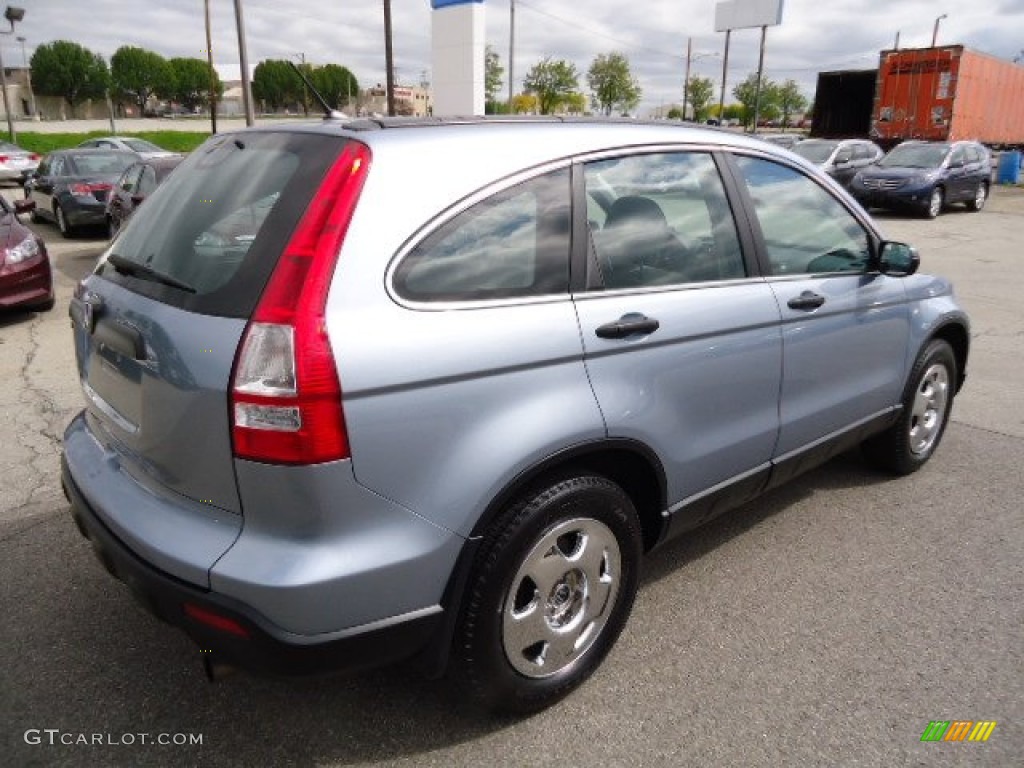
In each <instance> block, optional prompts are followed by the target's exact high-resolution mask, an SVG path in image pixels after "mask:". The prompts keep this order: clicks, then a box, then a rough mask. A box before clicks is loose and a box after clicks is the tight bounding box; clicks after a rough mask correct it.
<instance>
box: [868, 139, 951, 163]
mask: <svg viewBox="0 0 1024 768" xmlns="http://www.w3.org/2000/svg"><path fill="white" fill-rule="evenodd" d="M948 152H949V145H948V144H901V145H900V146H898V147H895V148H893V149H892V150H890V151H889V154H887V155H886V156H885V157H883V158H882V159H881V160H880V161H879V163H878V164H879V165H880V166H882V167H883V168H938V167H939V166H940V165H942V161H943V160H945V159H946V154H947V153H948Z"/></svg>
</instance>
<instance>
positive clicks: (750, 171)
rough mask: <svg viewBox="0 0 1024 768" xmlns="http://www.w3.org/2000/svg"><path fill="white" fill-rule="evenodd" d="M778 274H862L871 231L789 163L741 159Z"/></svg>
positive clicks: (739, 162) (740, 167) (768, 250)
mask: <svg viewBox="0 0 1024 768" xmlns="http://www.w3.org/2000/svg"><path fill="white" fill-rule="evenodd" d="M736 164H737V165H738V166H739V169H740V174H741V175H742V177H743V179H744V180H745V181H746V184H747V189H748V191H749V192H750V196H751V198H752V199H753V202H754V211H755V212H756V214H757V220H758V223H759V224H760V225H761V233H762V235H763V236H764V244H765V250H766V251H767V255H768V262H769V266H770V269H771V274H773V275H792V274H820V273H828V272H863V271H864V270H865V269H866V268H867V264H868V261H869V258H870V255H871V246H870V240H869V238H868V233H867V231H866V230H865V229H864V227H863V226H861V224H860V222H858V221H857V219H856V218H854V216H853V214H851V213H850V212H849V211H848V210H847V209H846V208H845V207H844V206H843V205H842V204H841V203H840V202H839V201H838V200H836V199H835V198H834V197H833V196H832V195H831V193H829V192H827V191H826V190H825V189H823V188H822V187H820V186H818V184H816V183H815V182H814V181H812V180H811V179H809V178H808V177H806V176H804V175H803V174H801V173H798V172H797V171H795V170H793V169H792V168H789V167H787V166H784V165H779V164H778V163H773V162H770V161H768V160H761V159H759V158H754V157H737V158H736Z"/></svg>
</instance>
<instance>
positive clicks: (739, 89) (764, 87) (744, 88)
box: [732, 72, 777, 128]
mask: <svg viewBox="0 0 1024 768" xmlns="http://www.w3.org/2000/svg"><path fill="white" fill-rule="evenodd" d="M776 88H777V86H776V85H775V83H774V82H772V81H771V80H769V79H768V78H767V77H763V78H761V114H762V115H764V116H766V117H767V116H769V115H770V113H771V109H772V106H773V102H772V97H773V91H774V90H775V89H776ZM732 95H733V96H735V97H736V100H737V101H738V102H739V103H740V104H741V105H742V106H743V113H742V117H741V120H742V121H743V127H744V128H746V127H747V126H749V125H750V123H751V121H752V120H753V119H754V104H755V102H756V101H757V73H756V72H751V73H750V74H749V75H747V79H746V80H744V81H743V82H742V83H739V84H738V85H737V86H736V87H735V88H733V89H732Z"/></svg>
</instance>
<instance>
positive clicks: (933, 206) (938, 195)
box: [924, 187, 945, 219]
mask: <svg viewBox="0 0 1024 768" xmlns="http://www.w3.org/2000/svg"><path fill="white" fill-rule="evenodd" d="M944 202H945V195H944V194H943V192H942V187H936V188H935V189H933V190H932V194H931V196H930V197H929V198H928V207H927V208H925V211H924V215H925V216H926V217H927V218H929V219H934V218H935V217H936V216H938V215H939V214H940V213H942V205H943V203H944Z"/></svg>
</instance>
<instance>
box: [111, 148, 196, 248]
mask: <svg viewBox="0 0 1024 768" xmlns="http://www.w3.org/2000/svg"><path fill="white" fill-rule="evenodd" d="M184 159H185V158H184V157H183V156H182V155H171V156H170V157H154V158H151V159H148V160H140V161H139V162H137V163H133V164H132V165H130V166H128V170H126V171H125V172H124V173H122V174H121V178H119V179H118V180H117V181H116V182H115V183H114V186H113V187H112V188H111V190H110V194H109V195H108V196H107V234H108V235H109V236H110V237H114V236H115V235H116V234H117V233H118V231H119V230H120V229H121V227H123V226H124V223H125V221H127V220H128V217H129V216H131V215H132V213H133V212H134V211H135V209H136V208H137V207H138V206H140V205H142V201H143V200H145V199H146V198H147V197H148V196H149V195H150V194H152V192H153V190H154V189H156V188H157V186H159V185H160V184H162V183H163V180H164V179H166V178H167V174H169V173H170V172H171V171H172V170H174V169H175V168H176V167H177V166H178V164H179V163H180V162H181V161H182V160H184Z"/></svg>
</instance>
